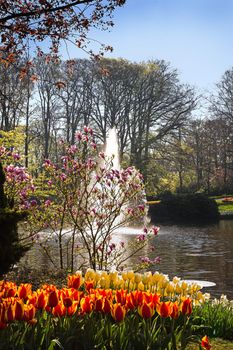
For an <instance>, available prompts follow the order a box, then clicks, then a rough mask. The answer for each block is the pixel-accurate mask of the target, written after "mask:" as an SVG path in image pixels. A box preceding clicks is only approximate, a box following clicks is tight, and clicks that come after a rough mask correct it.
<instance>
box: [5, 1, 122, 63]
mask: <svg viewBox="0 0 233 350" xmlns="http://www.w3.org/2000/svg"><path fill="white" fill-rule="evenodd" d="M124 3H125V0H72V1H70V0H34V1H28V0H14V1H11V0H1V1H0V30H1V36H0V43H1V46H0V55H1V56H0V58H1V59H2V60H8V61H10V60H14V56H15V54H19V53H21V52H22V50H23V48H24V47H25V44H26V43H30V42H34V43H36V46H38V43H39V42H43V41H45V40H48V41H49V43H50V45H51V50H52V52H53V53H54V54H56V53H57V52H58V48H59V44H60V41H61V40H67V39H68V40H70V41H73V42H74V43H75V44H76V45H77V46H78V47H80V48H83V49H84V50H85V49H86V47H87V46H86V44H87V41H88V40H87V33H88V31H89V29H90V28H91V27H94V28H97V27H98V28H101V29H106V28H108V27H109V26H112V25H113V22H112V13H113V11H114V10H115V8H116V7H118V6H122V5H123V4H124ZM107 48H109V49H110V47H107ZM105 49H106V47H105ZM89 52H90V51H89Z"/></svg>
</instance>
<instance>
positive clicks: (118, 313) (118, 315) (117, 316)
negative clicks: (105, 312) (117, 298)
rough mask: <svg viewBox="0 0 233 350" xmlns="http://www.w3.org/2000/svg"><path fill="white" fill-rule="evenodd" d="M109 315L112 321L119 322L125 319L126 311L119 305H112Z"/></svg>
mask: <svg viewBox="0 0 233 350" xmlns="http://www.w3.org/2000/svg"><path fill="white" fill-rule="evenodd" d="M111 314H112V317H113V318H114V320H116V321H117V322H121V321H122V320H123V319H124V318H125V314H126V310H125V308H124V307H123V306H122V305H121V304H120V303H116V304H113V305H112V309H111Z"/></svg>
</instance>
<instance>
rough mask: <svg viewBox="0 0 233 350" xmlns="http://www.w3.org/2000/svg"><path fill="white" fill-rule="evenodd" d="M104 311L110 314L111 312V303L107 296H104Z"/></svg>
mask: <svg viewBox="0 0 233 350" xmlns="http://www.w3.org/2000/svg"><path fill="white" fill-rule="evenodd" d="M103 312H104V313H105V314H109V313H110V312H111V304H110V301H109V300H108V299H107V298H104V300H103Z"/></svg>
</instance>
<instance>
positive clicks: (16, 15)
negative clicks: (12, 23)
mask: <svg viewBox="0 0 233 350" xmlns="http://www.w3.org/2000/svg"><path fill="white" fill-rule="evenodd" d="M92 2H94V0H76V1H73V2H71V3H69V4H66V5H61V6H57V7H52V8H47V9H41V10H36V11H29V12H26V13H23V12H18V13H14V14H11V15H8V16H5V17H3V18H0V23H5V22H7V21H9V20H11V19H16V18H20V17H32V16H34V15H42V14H46V13H50V12H56V11H60V10H66V9H68V8H71V7H74V6H76V5H82V4H90V3H92Z"/></svg>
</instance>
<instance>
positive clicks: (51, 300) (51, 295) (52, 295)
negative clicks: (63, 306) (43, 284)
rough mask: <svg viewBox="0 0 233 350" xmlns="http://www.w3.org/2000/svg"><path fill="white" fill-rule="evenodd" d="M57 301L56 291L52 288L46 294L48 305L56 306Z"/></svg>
mask: <svg viewBox="0 0 233 350" xmlns="http://www.w3.org/2000/svg"><path fill="white" fill-rule="evenodd" d="M58 301H59V300H58V295H57V292H56V291H55V290H52V291H51V292H50V293H49V296H48V306H49V307H55V306H57V304H58Z"/></svg>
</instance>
